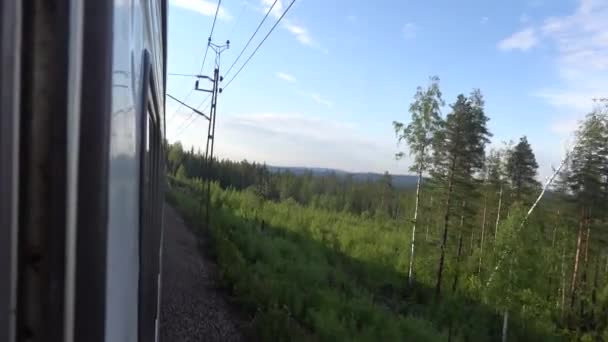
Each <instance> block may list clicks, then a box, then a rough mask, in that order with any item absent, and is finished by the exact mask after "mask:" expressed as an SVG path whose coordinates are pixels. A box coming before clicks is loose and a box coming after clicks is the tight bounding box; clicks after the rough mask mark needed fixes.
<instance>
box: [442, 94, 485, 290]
mask: <svg viewBox="0 0 608 342" xmlns="http://www.w3.org/2000/svg"><path fill="white" fill-rule="evenodd" d="M483 105H484V104H483V98H482V96H481V93H480V92H479V91H478V90H475V91H474V92H473V93H472V94H471V96H470V97H469V98H467V97H465V96H464V95H462V94H461V95H459V96H458V98H457V99H456V102H455V103H454V104H452V105H451V107H452V112H451V113H450V114H448V116H447V117H446V120H445V122H444V123H442V129H441V130H439V131H438V132H437V134H436V135H435V138H434V140H433V149H434V165H433V170H432V173H433V178H435V180H436V182H438V183H440V184H443V185H444V189H445V208H444V217H443V235H442V240H441V250H440V258H439V265H438V269H437V279H436V285H435V292H436V295H437V296H439V295H440V293H441V284H442V276H443V270H444V262H445V253H446V247H447V239H448V228H449V225H450V215H451V214H452V202H453V197H454V195H458V196H460V197H466V196H465V193H466V192H467V191H468V190H470V188H471V184H472V182H473V176H474V174H475V173H476V172H477V171H479V170H480V169H481V168H482V166H483V162H484V156H485V146H486V144H487V143H488V142H489V139H488V137H489V136H490V135H491V134H490V132H489V131H488V129H487V127H486V123H487V121H488V120H489V119H488V118H487V117H486V115H485V113H484V108H483Z"/></svg>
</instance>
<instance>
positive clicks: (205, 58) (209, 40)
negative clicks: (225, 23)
mask: <svg viewBox="0 0 608 342" xmlns="http://www.w3.org/2000/svg"><path fill="white" fill-rule="evenodd" d="M221 4H222V0H218V2H217V7H216V8H215V16H214V17H213V24H211V33H209V38H208V39H207V47H206V48H205V56H204V57H203V64H201V71H199V74H202V73H203V68H204V67H205V61H206V60H207V52H209V45H211V37H213V30H215V21H216V20H217V14H218V13H219V11H220V5H221Z"/></svg>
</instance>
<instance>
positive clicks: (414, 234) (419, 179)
mask: <svg viewBox="0 0 608 342" xmlns="http://www.w3.org/2000/svg"><path fill="white" fill-rule="evenodd" d="M420 183H422V170H419V171H418V182H416V206H415V207H414V220H413V222H412V223H413V224H412V241H411V247H412V248H411V251H410V267H409V271H408V273H407V280H408V284H409V285H410V286H412V281H413V269H414V246H415V241H416V223H417V220H418V203H419V201H420Z"/></svg>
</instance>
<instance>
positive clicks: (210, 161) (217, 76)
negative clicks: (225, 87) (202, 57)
mask: <svg viewBox="0 0 608 342" xmlns="http://www.w3.org/2000/svg"><path fill="white" fill-rule="evenodd" d="M219 82H220V69H219V66H218V67H216V68H215V70H214V71H213V93H212V95H211V112H210V116H209V117H210V118H211V120H210V121H209V136H208V139H207V147H209V140H211V148H210V150H209V155H208V159H207V172H208V177H207V212H206V213H205V223H206V227H207V229H208V228H209V217H210V216H209V215H210V211H211V171H212V169H211V168H212V166H213V147H214V145H215V117H216V112H217V94H218V90H219Z"/></svg>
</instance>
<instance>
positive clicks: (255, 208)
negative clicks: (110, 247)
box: [171, 181, 549, 341]
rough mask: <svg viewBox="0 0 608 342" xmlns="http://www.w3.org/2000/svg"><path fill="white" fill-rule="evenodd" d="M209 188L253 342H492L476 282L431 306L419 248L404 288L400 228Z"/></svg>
mask: <svg viewBox="0 0 608 342" xmlns="http://www.w3.org/2000/svg"><path fill="white" fill-rule="evenodd" d="M175 182H176V181H174V183H175ZM180 184H184V185H183V186H174V187H173V188H174V190H173V192H172V195H171V196H172V197H173V198H177V199H178V200H177V201H174V203H177V206H178V208H180V210H181V211H182V212H184V211H186V212H189V213H190V214H188V213H186V215H185V216H186V217H190V218H192V220H193V221H194V222H200V219H197V218H196V210H197V205H196V200H195V199H196V198H198V195H196V194H195V193H196V191H197V190H196V189H197V188H198V185H197V184H196V183H195V182H192V184H191V185H188V182H186V183H180ZM212 189H213V196H212V198H213V205H214V208H215V209H214V212H213V215H212V226H211V232H212V235H213V238H214V241H215V244H214V246H215V249H216V255H217V257H218V263H219V265H220V269H221V272H222V278H223V279H224V281H225V284H226V285H227V286H229V287H230V288H231V289H232V291H233V292H234V294H235V295H236V296H237V297H238V298H239V300H240V302H241V303H242V305H243V306H244V307H245V308H248V310H249V311H250V312H251V313H252V315H253V316H254V317H255V318H254V320H253V322H254V326H255V327H254V330H255V331H256V336H257V337H258V338H259V339H262V340H265V339H268V337H270V336H272V337H273V338H272V339H273V340H274V339H276V340H298V339H300V340H323V341H325V340H327V341H336V340H356V341H377V340H389V341H402V340H407V341H438V340H446V339H447V331H448V330H449V329H450V327H451V329H452V337H453V338H454V339H455V340H474V341H493V340H496V339H497V338H498V337H497V335H496V331H498V330H497V329H495V327H496V326H499V324H500V319H501V318H500V316H499V315H498V314H497V313H496V311H494V310H493V309H492V308H491V307H489V306H487V304H485V303H483V302H481V301H479V300H478V299H477V300H476V299H475V298H480V295H481V293H482V292H481V291H483V285H480V284H481V282H480V281H478V280H477V281H476V280H475V279H473V282H475V281H476V283H477V285H476V286H471V289H470V291H465V290H462V291H459V293H458V294H454V295H452V294H446V296H445V297H444V298H443V300H442V302H441V303H436V302H434V299H433V296H432V290H431V288H432V284H433V281H434V274H435V268H434V266H433V265H435V261H436V260H437V259H436V258H437V254H436V253H435V252H433V250H434V249H433V248H431V246H432V245H431V244H428V243H425V242H424V241H423V240H422V241H421V245H420V246H421V247H420V248H421V253H422V254H421V257H420V258H419V259H418V261H417V269H418V270H419V271H418V277H417V279H416V282H415V283H414V286H413V287H412V288H409V289H408V287H407V261H405V262H404V259H405V260H407V258H404V256H405V255H407V253H408V252H409V250H408V244H409V234H403V231H402V230H401V228H400V227H401V224H400V223H399V222H397V221H394V220H385V219H381V218H377V217H370V218H367V219H364V218H362V217H360V216H357V215H353V214H350V213H347V212H336V211H331V210H325V209H320V208H314V207H311V206H308V207H306V206H302V205H300V204H299V203H297V202H296V201H294V200H287V201H283V202H272V201H266V200H263V199H261V198H260V197H258V195H256V192H255V191H254V189H252V190H251V191H240V192H239V191H234V190H230V189H228V190H221V188H220V187H219V186H218V185H214V186H213V187H212ZM463 283H467V284H468V283H470V281H463ZM472 322H483V324H474V323H472ZM519 322H523V320H520V318H518V317H517V316H516V317H515V318H514V323H513V328H512V329H513V331H514V333H513V334H514V335H516V336H528V337H530V336H533V337H535V338H539V339H542V340H547V338H549V337H548V336H549V335H547V333H546V332H547V330H546V329H545V330H541V332H540V333H538V332H536V331H535V330H534V331H533V330H530V329H531V328H528V327H524V325H523V324H521V323H519Z"/></svg>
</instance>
